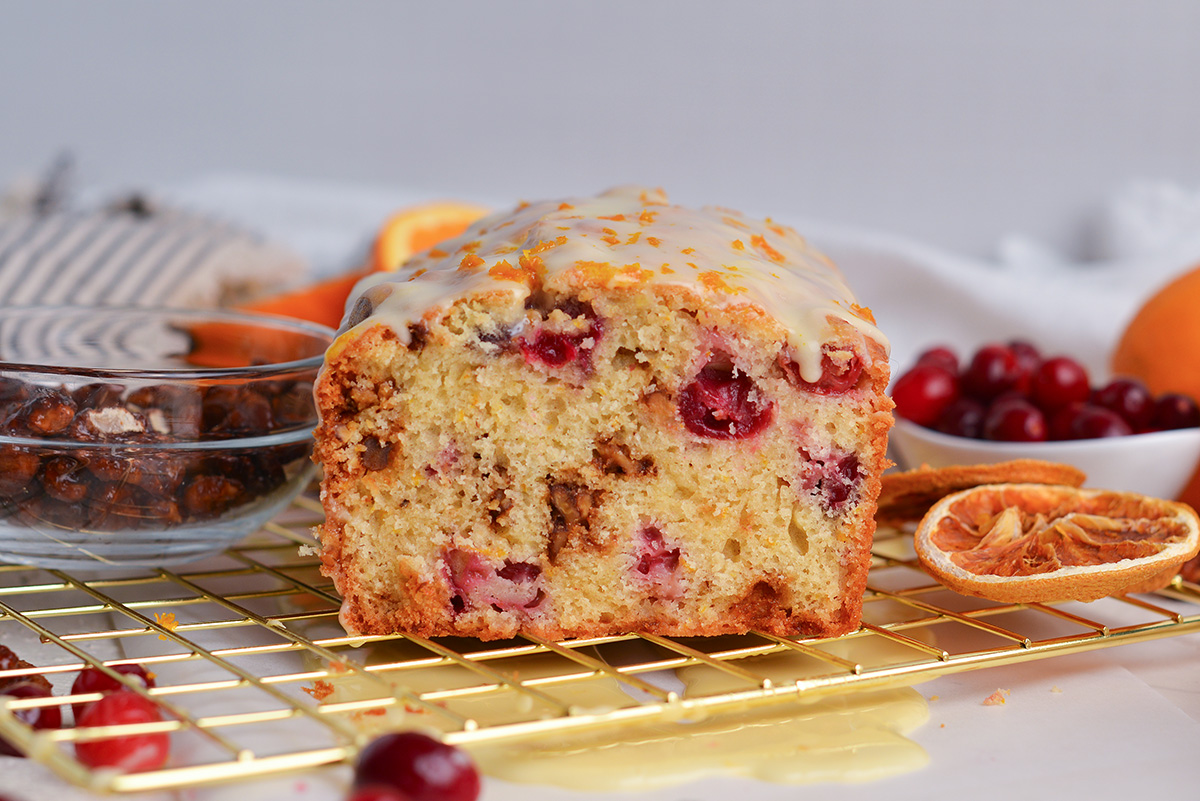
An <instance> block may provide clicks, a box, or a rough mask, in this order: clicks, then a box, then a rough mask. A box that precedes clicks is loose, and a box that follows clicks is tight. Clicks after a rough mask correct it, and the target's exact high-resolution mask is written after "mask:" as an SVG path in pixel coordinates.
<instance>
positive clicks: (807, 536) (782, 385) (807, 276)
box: [317, 188, 891, 639]
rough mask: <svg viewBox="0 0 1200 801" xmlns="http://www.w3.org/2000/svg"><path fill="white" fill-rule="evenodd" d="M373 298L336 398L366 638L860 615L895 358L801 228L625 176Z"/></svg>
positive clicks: (322, 455)
mask: <svg viewBox="0 0 1200 801" xmlns="http://www.w3.org/2000/svg"><path fill="white" fill-rule="evenodd" d="M356 293H357V298H356V299H354V300H352V302H351V306H352V311H351V312H350V314H348V316H347V319H346V321H345V324H344V326H343V328H344V332H343V333H342V334H341V336H340V337H339V338H338V340H337V341H336V342H335V343H334V345H333V346H332V347H331V348H330V350H329V352H328V354H327V357H326V366H325V370H324V372H323V374H322V376H321V379H320V380H319V382H318V385H317V400H318V406H319V409H320V412H321V416H322V422H321V425H320V427H319V428H318V431H317V458H318V460H319V461H320V462H321V464H322V465H323V468H324V483H323V485H322V500H323V503H324V507H325V517H326V519H325V523H324V525H323V527H322V529H321V532H320V534H321V541H322V564H323V570H324V572H325V573H326V574H327V575H328V576H330V577H332V578H333V580H334V582H335V584H336V586H337V589H338V590H339V592H340V593H341V594H342V596H343V598H344V603H343V606H342V621H343V624H344V625H345V626H346V628H347V629H348V630H349V631H352V632H357V633H364V634H381V633H395V632H409V633H415V634H420V635H423V636H440V635H460V636H473V637H480V638H484V639H495V638H503V637H511V636H515V635H518V634H530V635H533V636H537V637H543V638H551V639H560V638H566V637H583V636H600V635H606V634H616V633H628V632H647V633H657V634H665V635H674V636H693V635H715V634H723V633H737V632H744V631H747V630H751V629H754V630H760V631H765V632H770V633H773V634H779V635H793V634H820V635H832V634H840V633H845V632H848V631H851V630H853V629H855V628H856V627H857V625H858V623H859V618H860V616H861V610H862V596H863V592H864V588H865V583H866V575H867V568H868V564H869V559H870V556H869V548H870V542H871V537H872V534H873V531H874V513H875V505H876V498H877V496H878V493H879V476H880V473H882V471H883V469H884V468H885V467H886V465H887V461H886V456H885V450H886V440H887V432H888V429H889V427H890V425H891V414H890V408H891V402H890V401H889V400H888V398H887V397H886V395H885V394H884V390H885V388H886V386H887V381H888V364H887V343H886V340H885V339H884V338H883V336H882V335H881V334H880V333H879V331H878V330H877V329H876V328H875V326H874V324H873V320H872V319H871V315H870V312H869V311H867V310H865V309H863V308H861V307H859V306H857V305H856V304H855V301H854V297H853V295H852V294H851V293H850V290H849V289H848V288H847V287H846V285H845V283H844V281H843V279H842V276H841V274H840V273H839V272H838V270H837V269H836V268H835V267H834V266H833V265H832V264H830V263H829V262H828V261H827V260H825V259H824V258H823V257H822V256H820V255H819V254H817V253H815V252H814V251H813V250H812V249H811V248H809V247H808V246H807V245H806V243H805V242H804V241H803V240H802V239H801V238H800V237H799V236H797V235H796V233H795V232H794V231H792V230H791V229H789V228H786V227H784V226H780V225H777V224H775V223H772V222H771V221H769V220H767V221H754V220H750V219H748V218H745V217H743V216H742V215H740V214H738V213H736V212H732V211H728V210H724V209H704V210H689V209H686V208H682V207H679V206H674V205H670V204H669V203H668V202H667V199H666V197H665V196H664V195H663V194H662V193H661V192H655V191H648V190H642V189H637V188H620V189H616V190H612V191H609V192H607V193H604V194H602V195H600V196H598V197H594V198H584V199H572V200H566V201H553V202H545V203H536V204H523V205H522V206H520V207H518V208H517V209H516V210H515V211H513V212H511V213H507V214H497V215H493V216H491V217H488V218H485V219H483V220H481V221H480V222H478V223H477V224H475V225H474V226H473V227H472V228H471V229H469V230H468V231H467V232H466V233H465V234H463V235H462V236H461V237H458V238H456V239H454V240H451V241H448V242H446V243H443V244H442V245H440V246H439V247H437V248H434V249H433V250H431V251H428V252H426V253H423V254H421V255H419V256H417V257H416V258H414V259H412V260H411V261H409V262H408V263H407V264H405V265H404V266H403V267H401V268H400V269H399V270H398V271H397V272H395V273H387V274H381V275H378V276H374V277H372V278H369V279H367V280H366V281H364V282H363V283H362V284H360V286H359V287H358V289H357V290H356Z"/></svg>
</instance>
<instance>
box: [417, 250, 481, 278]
mask: <svg viewBox="0 0 1200 801" xmlns="http://www.w3.org/2000/svg"><path fill="white" fill-rule="evenodd" d="M467 258H468V259H469V258H471V257H470V256H468V257H467ZM475 258H477V259H479V257H478V256H476V257H475ZM479 260H480V261H483V259H479ZM463 261H466V259H463ZM427 272H429V270H427V269H425V268H424V267H422V268H421V269H419V270H417V271H416V272H414V273H413V274H412V275H410V276H409V277H408V280H409V281H413V280H416V279H417V278H420V277H421V276H422V275H424V274H425V273H427Z"/></svg>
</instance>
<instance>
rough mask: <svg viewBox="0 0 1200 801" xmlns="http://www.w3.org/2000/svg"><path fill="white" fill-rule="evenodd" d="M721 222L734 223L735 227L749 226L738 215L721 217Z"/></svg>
mask: <svg viewBox="0 0 1200 801" xmlns="http://www.w3.org/2000/svg"><path fill="white" fill-rule="evenodd" d="M721 222H723V223H725V224H726V225H732V226H733V227H734V228H749V226H748V225H746V222H745V221H744V220H739V219H738V218H737V217H731V216H729V215H728V214H726V215H725V216H724V217H722V218H721Z"/></svg>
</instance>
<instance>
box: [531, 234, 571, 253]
mask: <svg viewBox="0 0 1200 801" xmlns="http://www.w3.org/2000/svg"><path fill="white" fill-rule="evenodd" d="M565 244H567V238H566V237H565V236H560V237H558V238H557V239H553V240H551V241H549V242H547V241H545V240H542V241H541V242H538V243H537V246H536V247H534V248H533V250H531V251H529V252H530V253H545V252H546V251H547V250H550V249H551V248H556V247H558V246H559V245H565Z"/></svg>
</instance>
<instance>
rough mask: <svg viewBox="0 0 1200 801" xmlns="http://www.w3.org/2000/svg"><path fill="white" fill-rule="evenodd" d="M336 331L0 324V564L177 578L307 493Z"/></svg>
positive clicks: (296, 324) (137, 314)
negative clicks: (176, 568)
mask: <svg viewBox="0 0 1200 801" xmlns="http://www.w3.org/2000/svg"><path fill="white" fill-rule="evenodd" d="M333 336H334V332H333V331H332V330H330V329H328V328H325V327H323V326H317V325H312V324H309V323H304V322H300V321H293V320H288V319H284V318H276V317H268V316H263V315H249V314H243V313H239V312H233V311H215V310H207V311H198V310H181V309H137V308H77V307H54V308H47V307H10V308H5V309H3V310H2V311H0V561H7V562H14V563H19V564H29V565H36V566H42V567H53V568H64V569H71V568H106V567H129V566H158V565H165V564H173V563H179V562H184V561H189V560H192V559H197V558H200V557H203V556H207V555H210V554H212V553H214V552H217V551H220V550H222V549H223V548H225V547H227V546H229V545H231V544H232V543H235V542H236V541H238V540H240V539H242V538H243V537H245V536H246V535H248V534H250V533H251V532H253V531H254V530H256V529H257V528H259V527H260V526H261V525H262V524H263V523H265V522H266V521H267V520H269V519H270V518H271V517H272V516H274V515H275V514H276V513H278V511H279V510H280V509H281V508H282V507H283V506H285V505H286V504H288V503H289V502H290V501H291V499H292V498H293V497H294V496H295V495H296V494H297V493H298V492H300V491H301V490H302V489H303V488H304V487H305V486H307V485H308V483H309V481H310V479H311V478H312V476H313V473H314V470H315V467H314V466H313V464H312V460H311V458H310V456H311V451H312V432H313V429H314V427H315V425H316V411H315V408H314V404H313V400H312V386H313V381H314V380H315V378H316V374H317V371H318V370H319V369H320V366H321V363H322V361H323V355H324V351H325V348H326V347H327V346H328V345H329V343H330V342H331V341H332V339H333Z"/></svg>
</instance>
